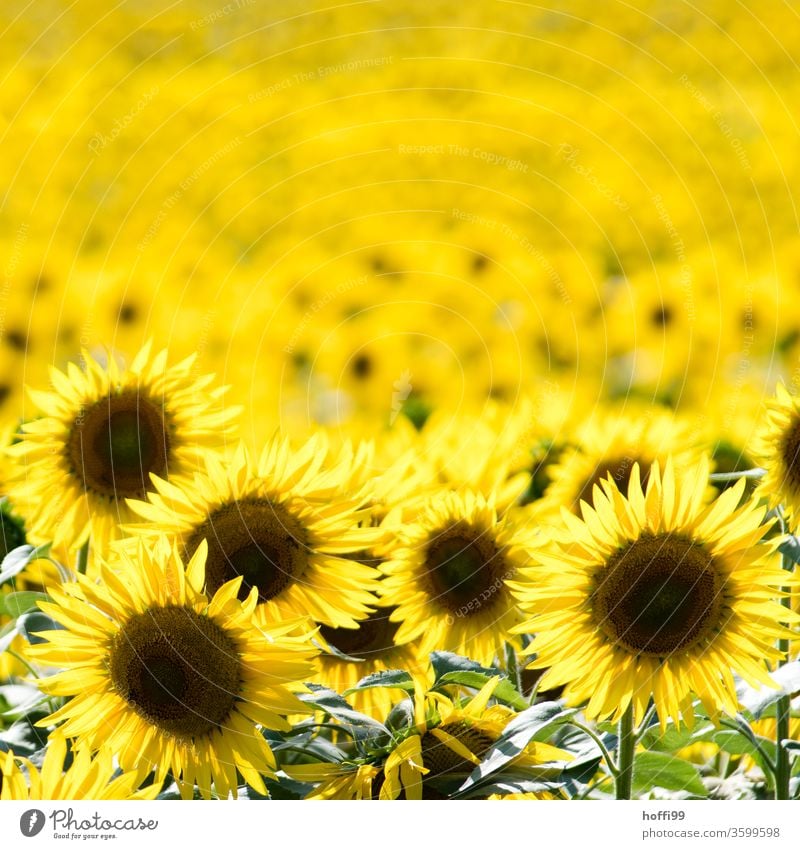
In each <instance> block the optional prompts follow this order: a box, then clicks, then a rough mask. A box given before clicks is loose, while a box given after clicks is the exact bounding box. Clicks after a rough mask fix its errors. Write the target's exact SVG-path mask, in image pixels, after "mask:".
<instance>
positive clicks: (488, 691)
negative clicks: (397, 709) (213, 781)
mask: <svg viewBox="0 0 800 849" xmlns="http://www.w3.org/2000/svg"><path fill="white" fill-rule="evenodd" d="M499 682H500V678H499V676H496V677H494V678H491V679H490V680H489V681H487V682H486V684H485V685H484V686H483V687H482V688H481V690H480V691H479V692H478V693H476V694H475V695H474V696H473V697H472V698H471V699H469V700H458V701H454V700H453V699H450V698H448V697H447V696H445V695H443V694H441V693H436V692H428V693H426V692H425V690H424V689H423V688H421V687H420V686H417V688H416V691H415V695H414V724H413V725H412V726H411V727H410V728H409V729H408V730H407V732H406V733H405V735H403V736H401V737H399V738H397V739H396V740H395V742H394V745H393V747H392V748H391V750H390V751H389V752H388V754H387V755H386V757H385V759H384V760H383V762H382V765H378V764H360V765H355V764H353V765H342V764H309V765H301V766H298V765H294V766H291V767H286V769H287V771H288V772H290V773H291V775H292V776H293V777H295V778H298V779H302V780H307V781H319V782H320V784H319V786H318V787H317V788H316V789H315V790H314V791H312V793H311V794H310V795H309V797H308V798H311V799H382V800H388V799H446V798H448V796H449V795H451V794H452V793H454V792H455V791H456V790H457V789H458V788H459V786H460V785H461V784H462V783H463V782H464V780H465V779H466V778H467V777H468V776H469V774H470V773H471V772H472V770H473V769H474V768H475V766H477V765H478V764H479V763H480V762H481V760H483V759H484V758H485V757H486V755H487V754H488V753H489V750H490V749H491V748H492V746H494V744H495V743H496V742H497V741H498V740H499V738H500V736H501V735H502V733H503V731H504V730H505V727H506V726H507V725H508V723H509V722H510V721H511V720H512V719H513V718H514V716H515V714H514V712H513V711H512V710H510V709H509V708H507V707H505V706H503V705H500V704H494V705H491V706H489V705H488V702H489V700H490V699H491V697H492V694H493V693H494V691H495V689H496V688H497V685H498V683H499ZM569 757H570V756H569V755H568V754H567V753H566V752H563V751H562V750H560V749H557V748H555V747H554V746H551V745H549V744H547V743H529V744H528V745H527V746H526V747H525V748H524V749H523V750H522V751H521V752H520V753H519V754H518V755H517V756H516V757H515V758H514V759H513V761H511V765H513V766H514V767H520V768H523V769H524V768H525V767H540V766H541V765H542V764H547V763H553V762H563V761H565V760H567V759H569Z"/></svg>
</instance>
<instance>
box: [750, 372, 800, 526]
mask: <svg viewBox="0 0 800 849" xmlns="http://www.w3.org/2000/svg"><path fill="white" fill-rule="evenodd" d="M755 453H756V459H757V460H758V462H759V464H760V465H762V466H763V467H764V468H765V469H766V470H767V473H766V474H765V475H764V477H763V478H761V481H760V482H759V485H758V489H757V494H758V495H763V496H764V497H765V498H767V499H768V500H769V504H770V506H771V507H777V506H778V505H779V504H781V505H783V509H784V511H785V512H786V514H787V516H789V517H790V518H791V520H792V522H793V524H794V518H795V516H796V514H797V512H798V511H799V510H800V399H798V397H797V396H796V395H790V394H789V392H788V391H787V390H786V387H785V386H784V385H783V384H782V383H779V384H778V385H777V387H776V389H775V397H774V398H772V399H771V401H770V403H769V404H768V406H767V421H766V424H765V425H764V427H763V428H762V430H761V431H760V432H759V434H758V439H757V443H756V450H755Z"/></svg>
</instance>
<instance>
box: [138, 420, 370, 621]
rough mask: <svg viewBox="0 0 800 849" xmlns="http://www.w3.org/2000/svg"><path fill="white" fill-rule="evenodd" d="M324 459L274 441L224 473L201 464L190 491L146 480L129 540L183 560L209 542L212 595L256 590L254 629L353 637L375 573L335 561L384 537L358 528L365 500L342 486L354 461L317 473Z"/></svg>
mask: <svg viewBox="0 0 800 849" xmlns="http://www.w3.org/2000/svg"><path fill="white" fill-rule="evenodd" d="M326 457H327V448H326V444H325V440H324V439H322V438H321V437H319V436H316V437H312V438H311V439H309V440H308V441H307V442H306V443H305V444H304V445H303V446H301V447H300V448H299V449H298V450H297V451H292V450H291V448H290V447H289V442H288V440H286V439H283V438H280V437H276V438H275V439H273V440H272V441H271V442H270V443H269V444H268V445H267V446H266V447H265V448H264V450H263V452H262V454H261V457H260V459H259V460H258V462H257V463H256V462H254V461H253V460H252V459H251V457H250V455H249V453H248V451H247V450H246V449H245V447H244V446H243V445H240V446H239V447H238V448H237V450H236V452H235V454H234V456H233V457H232V458H231V460H230V461H229V462H227V463H225V462H223V461H221V460H220V459H219V458H217V457H214V456H208V457H207V458H206V462H205V468H204V470H203V471H202V472H198V473H197V474H196V475H195V477H194V480H193V481H192V482H191V483H188V482H183V483H182V485H181V486H180V487H178V486H175V485H174V484H172V483H169V482H167V481H165V480H162V479H160V478H157V477H153V486H154V488H155V490H156V491H155V492H153V493H151V494H150V496H149V501H147V502H144V501H129V502H128V505H129V507H130V509H131V511H132V512H133V513H135V514H136V515H138V516H139V517H141V518H144V519H146V520H147V522H146V523H140V524H136V525H131V526H129V530H130V531H131V532H133V533H135V534H136V535H138V536H143V537H145V538H148V539H157V538H158V537H160V536H161V535H163V534H167V535H168V536H169V537H171V538H174V539H177V540H178V541H179V543H180V546H181V547H182V548H183V549H184V551H185V556H186V557H190V556H192V554H193V553H194V552H195V551H196V550H197V548H198V546H199V545H200V543H201V542H202V541H203V540H207V541H208V547H209V553H208V562H207V564H206V579H207V581H208V590H209V592H210V593H214V592H216V591H217V590H218V589H219V588H220V587H221V586H222V585H223V584H224V583H225V582H227V581H230V580H232V579H233V578H236V577H241V578H242V582H241V589H240V591H239V597H240V599H244V598H246V597H247V594H248V593H249V592H250V589H251V588H253V587H255V588H256V589H257V590H258V601H259V613H258V616H259V618H260V621H264V622H269V621H278V622H279V621H282V620H283V619H285V618H287V617H289V618H296V617H298V616H308V617H310V618H312V619H314V620H315V621H316V622H321V623H323V624H326V625H331V626H333V627H337V628H342V627H343V628H356V627H358V626H357V621H358V620H359V619H360V618H362V617H363V616H364V615H365V614H367V613H369V611H370V610H371V607H370V604H371V602H372V601H373V600H374V596H373V595H372V590H374V589H375V586H376V580H377V578H378V574H379V573H378V571H377V570H376V569H375V568H374V567H372V566H370V565H368V564H365V563H360V562H357V561H356V560H352V559H348V558H347V557H343V556H342V555H346V554H348V553H351V552H357V551H361V550H363V549H365V548H368V547H369V546H370V545H371V544H372V543H373V542H376V541H377V540H379V539H380V538H381V537H382V532H381V531H380V530H378V529H376V528H370V527H366V528H360V527H357V525H358V522H359V520H360V519H361V518H362V513H361V512H360V511H361V509H362V508H363V507H364V505H365V503H366V497H365V495H364V493H363V492H361V491H359V492H348V491H347V488H346V486H345V484H346V483H347V482H348V481H349V480H350V477H351V470H350V462H351V461H352V458H353V455H352V452H350V451H345V452H343V453H342V454H341V455H340V459H341V458H342V457H343V458H344V459H343V461H342V462H332V463H331V464H330V466H329V467H328V468H323V463H324V462H325V460H326ZM367 521H368V519H367Z"/></svg>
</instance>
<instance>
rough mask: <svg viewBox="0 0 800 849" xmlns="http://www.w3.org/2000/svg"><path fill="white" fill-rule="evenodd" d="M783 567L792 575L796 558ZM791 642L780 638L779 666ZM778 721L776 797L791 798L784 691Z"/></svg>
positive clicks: (789, 606)
mask: <svg viewBox="0 0 800 849" xmlns="http://www.w3.org/2000/svg"><path fill="white" fill-rule="evenodd" d="M780 519H781V529H782V530H783V531H784V532H785V531H786V519H785V517H784V516H783V515H781V517H780ZM782 565H783V568H784V569H785V570H786V571H787V572H788V573H789V574H790V575H791V574H792V572H793V571H794V567H795V564H794V560H792V558H791V557H789V556H788V555H786V554H784V555H783V562H782ZM790 590H791V587H784V591H785V592H786V595H785V596H784V597H783V598H782V599H781V604H782V605H783V606H784V607H786V608H787V609H789V610H791V609H792V600H791V597H790V596H789V595H788V593H789V592H790ZM789 650H790V644H789V640H788V639H785V638H783V639H780V640H778V651H780V653H781V657H780V659H779V660H778V666H782V665H783V664H784V663H787V662H788V660H789ZM775 707H776V721H775V798H776V799H789V798H790V796H789V779H790V777H791V772H792V765H791V763H790V762H789V752H788V751H787V750H786V748H785V746H784V745H783V741H784V740H788V739H789V717H790V716H791V712H792V700H791V697H790V696H789V695H788V694H786V693H784V695H782V696H781V697H780V698H779V699H778V702H777V704H776V706H775Z"/></svg>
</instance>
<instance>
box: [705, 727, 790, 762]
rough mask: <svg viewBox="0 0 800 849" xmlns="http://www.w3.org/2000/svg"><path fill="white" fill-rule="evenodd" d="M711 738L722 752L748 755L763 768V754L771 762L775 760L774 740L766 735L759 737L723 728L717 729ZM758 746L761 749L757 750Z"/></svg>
mask: <svg viewBox="0 0 800 849" xmlns="http://www.w3.org/2000/svg"><path fill="white" fill-rule="evenodd" d="M711 739H712V741H713V742H714V743H716V744H717V745H718V746H719V747H720V749H722V751H723V752H728V753H729V754H731V755H750V757H752V758H753V759H754V760H755V761H756V762H757V763H758V764H759V765H761V767H762V769H763V768H764V756H766V757H767V758H769V759H770V760H771V761H773V762H774V761H775V741H774V740H770V739H769V738H768V737H761V736H760V735H758V734H753V733H752V732H751V734H750V735H745V734H743V733H740V732H739V731H733V730H724V731H717V732H716V733H715V734H714V735H713V736H712V738H711ZM759 748H760V749H761V751H759ZM762 752H763V753H764V754H763V755H762Z"/></svg>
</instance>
